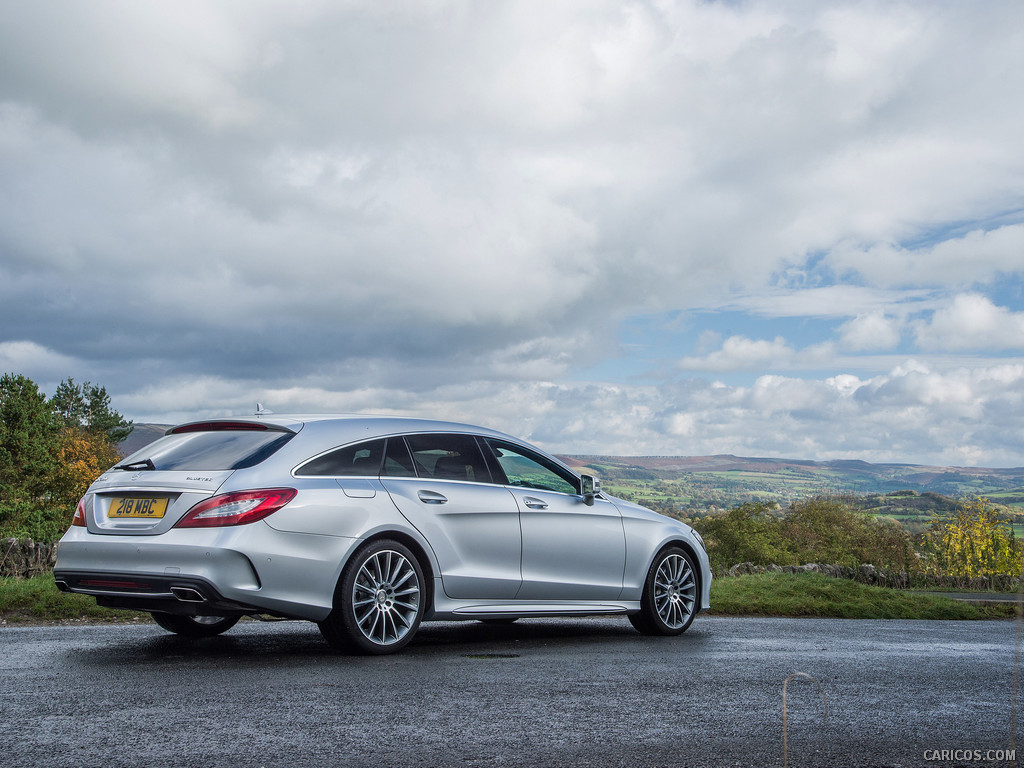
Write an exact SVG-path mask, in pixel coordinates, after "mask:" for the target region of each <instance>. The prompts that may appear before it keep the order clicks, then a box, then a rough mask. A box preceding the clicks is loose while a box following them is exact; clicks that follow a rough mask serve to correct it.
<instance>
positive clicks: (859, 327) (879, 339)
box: [839, 312, 901, 352]
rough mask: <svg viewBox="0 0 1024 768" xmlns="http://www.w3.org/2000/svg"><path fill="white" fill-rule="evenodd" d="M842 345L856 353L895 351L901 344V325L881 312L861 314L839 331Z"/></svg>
mask: <svg viewBox="0 0 1024 768" xmlns="http://www.w3.org/2000/svg"><path fill="white" fill-rule="evenodd" d="M839 332H840V335H841V343H842V345H843V346H844V347H845V348H847V349H851V350H854V351H858V352H860V351H866V350H871V351H874V350H885V349H893V348H894V347H896V346H898V345H899V343H900V336H901V323H900V321H899V320H898V319H896V318H894V317H889V316H887V315H885V314H883V313H881V312H870V313H867V314H859V315H857V316H856V317H855V318H853V319H852V320H849V321H847V322H846V323H844V324H843V325H842V326H841V327H840V329H839Z"/></svg>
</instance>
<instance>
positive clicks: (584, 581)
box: [484, 438, 626, 600]
mask: <svg viewBox="0 0 1024 768" xmlns="http://www.w3.org/2000/svg"><path fill="white" fill-rule="evenodd" d="M484 442H485V444H486V446H487V447H489V448H490V450H491V451H492V453H493V454H494V458H495V459H496V461H497V463H498V465H500V467H501V470H502V471H503V472H504V474H505V478H504V479H505V480H507V482H508V485H507V488H508V489H509V491H510V492H511V493H512V496H513V497H514V498H515V500H516V503H517V505H518V507H519V523H520V527H521V528H522V538H523V563H522V575H523V585H522V587H521V588H520V590H519V593H518V594H517V595H516V597H517V598H518V599H520V600H614V599H616V598H618V596H619V594H620V592H621V591H622V574H623V569H624V567H625V562H626V537H625V532H624V530H623V525H622V516H621V515H620V514H619V511H618V509H616V508H615V506H614V505H613V504H611V503H610V502H608V501H605V500H604V499H601V498H596V499H594V504H593V506H588V505H587V504H585V503H584V500H583V496H582V495H581V494H580V492H579V488H578V487H577V485H576V483H577V482H578V481H577V478H576V477H575V475H573V474H572V473H571V472H569V471H568V470H566V469H565V468H564V467H560V466H558V465H557V464H555V463H554V462H552V461H551V460H549V459H548V458H547V457H545V456H543V455H541V454H539V453H536V452H534V451H531V450H529V449H527V448H525V447H523V446H520V445H517V444H515V443H511V442H507V441H504V440H497V439H492V438H487V439H486V440H485V441H484Z"/></svg>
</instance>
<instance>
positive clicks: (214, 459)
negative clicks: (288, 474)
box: [119, 430, 295, 472]
mask: <svg viewBox="0 0 1024 768" xmlns="http://www.w3.org/2000/svg"><path fill="white" fill-rule="evenodd" d="M294 436H295V435H294V433H292V432H277V431H261V432H253V431H234V430H217V431H215V432H184V433H181V434H176V435H166V436H164V437H162V438H160V439H159V440H157V441H156V442H153V443H150V444H149V445H147V446H146V447H145V448H143V449H142V450H140V451H137V452H135V453H133V454H132V455H131V456H129V457H128V458H127V459H125V460H124V461H122V462H121V463H120V464H119V466H130V465H133V464H143V463H145V462H146V460H147V459H148V460H149V461H151V462H152V463H153V464H152V468H153V469H156V470H162V469H166V470H185V471H189V472H192V471H200V470H210V471H217V470H227V469H246V468H247V467H254V466H256V465H257V464H259V463H260V462H262V461H266V460H267V459H268V458H270V457H271V456H273V455H274V454H275V453H276V452H277V451H278V450H280V449H281V447H282V446H283V445H284V444H285V443H287V442H288V441H289V440H291V439H292V438H293V437H294Z"/></svg>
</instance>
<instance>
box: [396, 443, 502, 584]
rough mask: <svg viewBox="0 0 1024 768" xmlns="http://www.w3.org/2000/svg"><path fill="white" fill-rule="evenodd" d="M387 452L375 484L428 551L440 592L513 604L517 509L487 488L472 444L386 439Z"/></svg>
mask: <svg viewBox="0 0 1024 768" xmlns="http://www.w3.org/2000/svg"><path fill="white" fill-rule="evenodd" d="M387 454H388V455H387V457H386V458H385V462H384V469H383V470H382V474H381V478H380V481H381V483H382V484H383V485H384V487H385V488H386V489H387V492H388V493H389V494H390V495H391V498H392V500H393V501H394V503H395V505H396V506H397V507H398V509H399V511H400V512H401V513H402V515H403V516H404V517H405V518H406V519H407V520H408V521H409V522H410V523H411V524H412V525H413V526H415V527H416V529H417V530H418V531H419V532H420V533H422V534H423V536H424V537H425V538H426V539H427V541H428V542H429V543H430V546H431V547H432V548H433V550H434V555H435V556H436V558H437V562H438V564H439V566H440V568H441V574H440V575H441V582H442V584H443V587H444V591H445V594H447V595H448V596H449V597H452V598H456V599H477V600H500V599H511V598H514V597H515V596H516V593H517V592H518V591H519V587H520V586H521V584H522V573H521V570H520V558H521V555H522V535H521V533H520V530H519V507H518V506H517V505H516V501H515V499H514V498H513V497H512V495H511V494H510V493H509V492H508V490H506V489H505V488H504V487H503V486H501V485H495V484H494V483H493V482H492V480H491V474H490V470H489V468H488V465H487V462H486V461H485V460H484V456H483V454H482V452H481V450H480V447H479V445H478V444H477V441H476V438H475V437H473V436H472V435H461V434H413V435H406V436H405V438H404V439H403V438H389V440H388V448H387ZM413 474H415V476H412V475H413ZM403 475H404V476H403Z"/></svg>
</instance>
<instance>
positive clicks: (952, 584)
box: [715, 563, 1021, 592]
mask: <svg viewBox="0 0 1024 768" xmlns="http://www.w3.org/2000/svg"><path fill="white" fill-rule="evenodd" d="M748 573H821V574H823V575H825V576H831V577H832V578H835V579H852V580H853V581H859V582H860V583H861V584H873V585H874V586H877V587H892V588H895V589H907V588H911V589H928V588H929V587H939V588H946V589H966V590H985V589H994V590H998V591H1002V592H1014V591H1016V590H1017V589H1018V588H1019V587H1020V584H1021V580H1020V579H1016V578H1014V577H1012V576H985V577H978V578H974V579H968V578H966V577H962V576H932V575H928V574H923V573H915V574H908V573H907V572H906V571H887V570H885V569H884V568H876V567H875V566H873V565H868V564H864V565H861V566H859V567H858V568H851V567H849V566H846V565H827V564H822V563H807V564H806V565H784V566H780V565H767V566H765V565H754V564H753V563H739V564H738V565H734V566H733V567H732V568H727V569H724V570H720V571H718V572H717V573H716V574H715V576H716V578H722V577H728V576H743V575H745V574H748Z"/></svg>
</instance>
